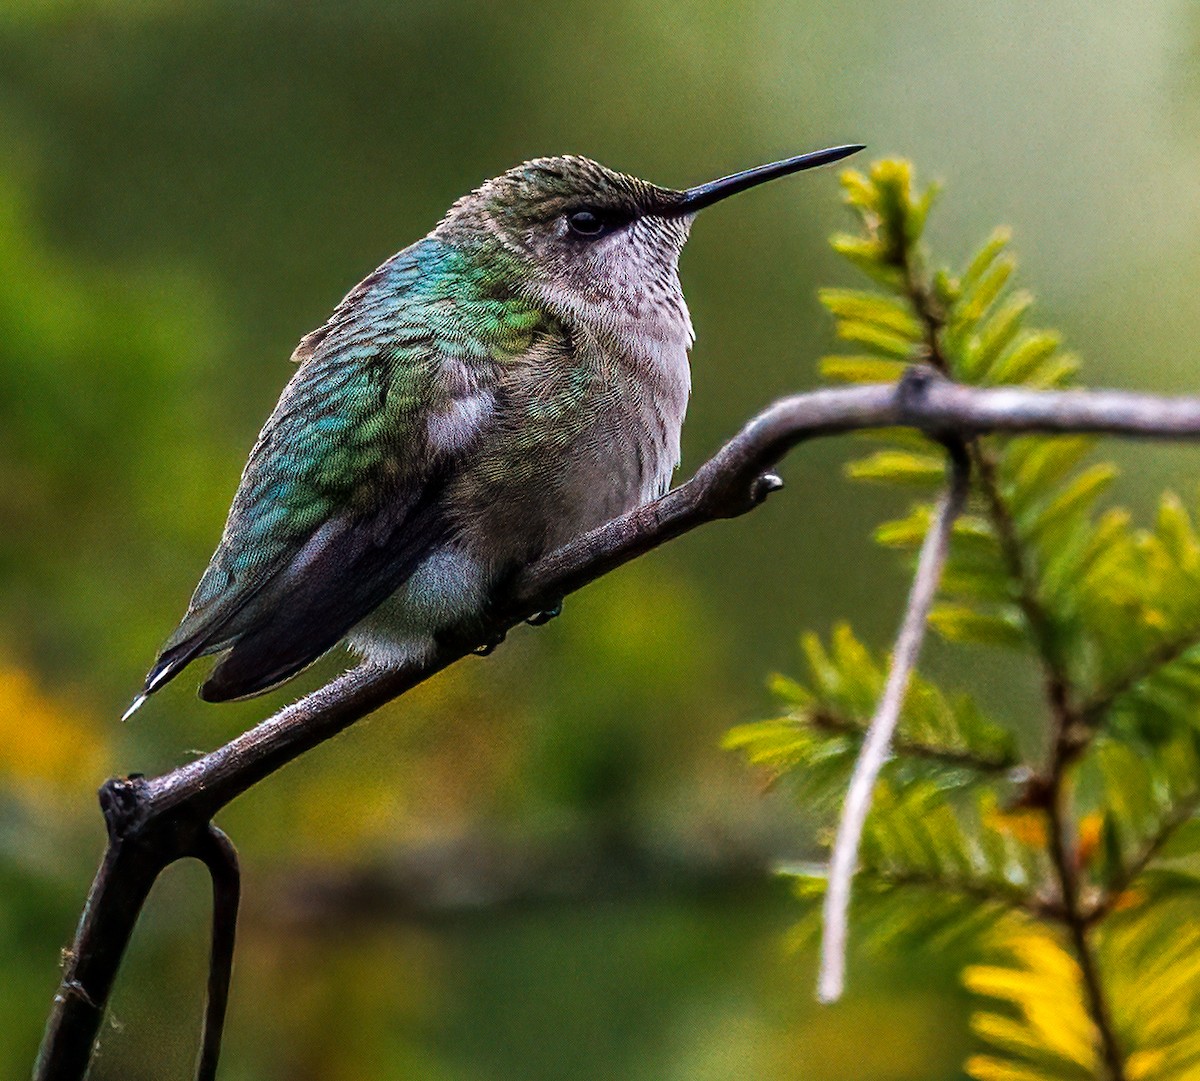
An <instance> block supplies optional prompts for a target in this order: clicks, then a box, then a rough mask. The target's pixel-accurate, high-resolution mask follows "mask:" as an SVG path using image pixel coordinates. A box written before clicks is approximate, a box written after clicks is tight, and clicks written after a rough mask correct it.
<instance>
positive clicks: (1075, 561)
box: [728, 161, 1200, 1081]
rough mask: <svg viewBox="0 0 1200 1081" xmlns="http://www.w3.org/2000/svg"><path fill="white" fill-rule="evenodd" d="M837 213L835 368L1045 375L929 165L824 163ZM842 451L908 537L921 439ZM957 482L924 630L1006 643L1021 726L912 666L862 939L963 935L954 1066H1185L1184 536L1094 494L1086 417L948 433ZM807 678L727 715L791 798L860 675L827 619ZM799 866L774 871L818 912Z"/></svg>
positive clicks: (1194, 790)
mask: <svg viewBox="0 0 1200 1081" xmlns="http://www.w3.org/2000/svg"><path fill="white" fill-rule="evenodd" d="M843 185H844V187H845V192H846V202H847V204H848V205H849V207H850V208H851V210H852V211H853V213H854V215H855V217H856V220H857V225H858V229H857V231H855V232H853V233H846V234H843V235H838V236H835V237H834V238H833V246H834V248H835V249H836V250H837V251H838V252H840V253H841V254H842V255H843V256H845V257H846V258H847V259H848V260H849V261H850V262H851V263H853V264H854V265H855V266H856V267H857V268H858V269H859V270H860V271H862V272H863V273H864V274H865V275H866V276H867V277H868V278H869V279H870V281H871V283H872V286H873V288H870V289H864V290H847V289H829V290H825V291H823V292H822V294H821V301H822V303H823V304H824V306H825V307H826V308H827V309H828V311H829V312H830V313H831V314H832V316H833V317H834V319H835V321H836V326H837V333H838V336H839V338H841V339H842V340H843V341H845V342H847V343H849V345H850V346H851V348H852V349H853V350H854V352H853V353H852V354H849V355H839V356H833V357H827V358H825V359H824V360H823V361H822V362H821V366H822V371H823V374H824V375H825V377H826V378H827V379H829V380H831V381H836V382H842V383H880V382H889V381H895V380H897V379H899V378H900V377H901V374H902V373H903V372H904V371H905V370H906V369H907V368H908V367H909V366H911V365H913V364H919V365H929V366H931V367H933V368H934V369H937V370H938V371H939V372H940V373H941V374H943V375H946V376H948V377H950V378H952V379H955V380H957V381H959V382H962V383H967V384H973V385H978V386H998V385H1019V386H1023V387H1033V388H1061V387H1065V386H1069V385H1072V384H1074V383H1075V381H1076V373H1077V369H1078V361H1077V359H1076V358H1075V357H1074V356H1073V355H1071V354H1070V353H1068V352H1065V351H1064V350H1063V348H1062V344H1061V341H1060V339H1059V336H1058V335H1056V334H1054V333H1053V332H1049V331H1045V330H1039V329H1035V328H1032V327H1030V326H1029V325H1028V322H1027V317H1028V314H1029V309H1030V306H1031V302H1032V298H1031V297H1030V295H1029V294H1028V293H1027V292H1024V291H1020V290H1016V289H1014V288H1013V287H1012V283H1011V279H1012V276H1013V272H1014V268H1015V262H1014V259H1013V257H1012V255H1011V253H1010V251H1009V237H1008V235H1007V233H1006V232H1004V231H997V232H996V233H994V234H993V235H992V236H991V237H990V238H989V239H988V240H987V241H986V242H985V243H984V244H983V245H982V247H980V249H979V250H978V252H977V253H975V255H974V256H973V257H972V258H971V259H970V260H969V262H968V263H967V265H966V267H965V268H964V269H963V270H962V271H961V272H959V273H951V272H950V271H947V270H942V269H933V268H931V265H930V260H929V257H928V254H927V252H926V248H925V245H924V243H923V240H922V237H923V233H924V230H925V223H926V218H927V216H928V214H929V212H930V209H931V207H932V205H933V203H934V199H935V195H936V190H935V189H934V188H933V187H926V188H924V189H920V188H918V187H917V186H916V185H915V183H914V178H913V172H912V168H911V166H910V165H909V164H908V163H907V162H903V161H883V162H878V163H876V164H875V165H874V166H873V167H872V168H871V170H870V172H869V174H865V175H864V174H861V173H857V172H848V173H846V174H845V175H844V177H843ZM873 438H874V439H875V440H876V446H875V448H874V449H873V450H872V451H871V452H870V453H869V454H867V455H866V456H865V457H862V458H860V459H859V460H857V461H855V462H854V463H852V464H851V465H850V466H849V470H848V471H849V475H850V476H851V477H852V478H854V479H855V480H859V481H865V482H872V483H878V484H884V485H888V486H890V487H892V488H894V489H898V490H900V491H902V492H904V493H907V495H908V497H909V499H910V502H909V505H908V507H907V510H906V512H905V513H904V514H903V515H902V516H901V517H899V518H897V519H895V520H891V521H887V522H884V523H883V524H881V525H880V526H879V527H878V529H877V530H876V533H875V539H876V540H877V542H878V543H879V544H880V545H882V546H884V547H885V548H890V549H898V550H900V551H902V552H911V551H914V550H915V549H916V548H917V547H918V546H919V545H920V544H921V542H922V540H923V538H924V536H925V533H926V531H927V529H928V528H929V525H930V522H931V517H932V513H933V501H934V499H935V498H936V495H937V493H938V491H939V490H940V489H941V488H942V487H943V486H944V484H945V477H946V467H945V455H944V453H943V451H942V448H940V447H939V446H938V445H937V444H936V443H933V442H931V441H929V440H928V439H926V438H925V437H924V436H921V435H919V434H917V433H914V432H910V431H899V430H897V431H888V432H885V433H883V434H882V436H880V435H879V434H878V433H877V434H876V435H875V436H874V437H873ZM966 449H967V452H968V454H969V457H970V462H971V495H970V501H969V505H968V507H967V512H966V513H965V514H964V515H962V516H961V517H960V519H959V520H958V521H957V523H956V524H955V527H954V533H953V539H952V544H951V550H950V555H949V559H948V562H947V566H946V571H945V575H944V578H943V581H942V586H941V592H940V595H939V600H938V603H937V605H936V607H935V608H934V610H933V612H932V614H931V616H930V624H931V626H932V628H933V629H934V631H935V632H936V633H937V634H938V635H939V636H940V637H941V638H942V639H944V640H945V641H946V642H947V643H949V644H950V646H951V647H953V648H954V649H960V648H961V649H963V650H979V649H999V650H1006V651H1016V652H1018V653H1019V654H1021V655H1023V656H1024V657H1025V658H1026V659H1027V663H1028V664H1029V665H1030V667H1031V670H1032V671H1033V672H1034V673H1035V678H1036V681H1037V685H1038V687H1039V689H1040V690H1039V694H1040V698H1041V705H1040V708H1039V709H1038V711H1037V715H1036V716H1035V717H1033V718H1031V719H1030V723H1029V724H1028V725H1026V726H1025V727H1024V729H1023V730H1022V731H1020V732H1017V731H1015V730H1014V729H1013V728H1012V727H1011V726H1007V727H1006V725H1005V724H1001V723H999V722H998V721H997V720H995V719H993V718H990V717H989V716H988V715H987V713H986V711H985V709H984V708H983V707H982V706H981V705H980V704H979V702H978V701H977V700H976V699H975V697H973V695H972V694H971V693H969V692H967V693H950V692H949V691H947V690H945V689H943V688H941V687H938V686H936V685H935V684H934V683H932V682H930V681H928V680H925V679H921V678H914V679H913V682H912V684H911V686H910V688H909V691H908V695H907V698H906V701H905V706H904V710H903V714H902V718H901V723H900V728H899V731H898V736H897V739H896V741H895V745H894V755H893V757H892V759H891V761H890V762H889V764H888V765H887V766H886V767H885V770H884V772H883V774H882V776H881V778H880V781H879V782H878V785H877V788H876V793H875V801H874V806H873V810H872V812H871V814H870V817H869V818H868V821H867V824H866V829H865V832H864V836H863V842H862V850H861V854H860V870H859V874H858V879H857V881H856V894H855V897H856V900H855V907H854V914H853V915H854V926H855V929H856V932H857V933H860V934H861V935H863V936H864V937H865V938H867V939H868V940H869V941H872V942H874V943H880V942H888V943H892V944H894V943H895V942H896V941H897V939H907V940H908V943H909V944H910V945H915V946H917V947H918V948H931V947H932V948H936V946H937V945H938V944H939V943H941V942H944V941H945V940H947V939H950V938H953V939H955V940H957V941H959V942H960V944H962V945H964V946H965V948H966V949H967V951H968V953H969V954H970V955H971V956H973V957H975V958H976V961H975V962H974V963H972V964H970V965H969V966H968V967H967V968H966V970H965V971H964V972H963V980H964V982H965V984H966V986H967V987H968V988H969V989H970V990H971V991H972V992H973V993H974V994H975V995H977V996H978V1007H977V1009H976V1010H975V1012H974V1016H973V1018H972V1022H971V1024H972V1028H973V1030H974V1032H975V1034H976V1037H977V1039H978V1051H977V1053H975V1054H974V1055H972V1057H971V1058H970V1059H969V1060H968V1062H967V1063H966V1067H965V1068H966V1072H967V1073H968V1074H969V1075H970V1076H971V1077H973V1078H976V1079H977V1081H1051V1079H1064V1078H1081V1079H1082V1078H1106V1079H1108V1081H1134V1079H1138V1081H1184V1079H1192V1078H1197V1079H1200V892H1198V891H1197V886H1198V885H1200V818H1198V817H1197V811H1198V809H1200V535H1198V534H1197V530H1196V526H1195V524H1194V520H1193V515H1192V513H1191V512H1190V511H1189V508H1188V507H1187V506H1186V505H1185V504H1184V502H1183V501H1181V500H1180V499H1179V498H1178V497H1177V496H1175V495H1173V494H1170V493H1168V494H1165V495H1164V496H1162V498H1161V500H1160V502H1159V504H1158V508H1157V513H1156V514H1155V515H1154V518H1153V521H1151V522H1149V523H1148V524H1145V525H1137V524H1135V523H1134V521H1133V519H1132V516H1131V515H1130V513H1129V512H1128V511H1126V510H1125V509H1122V508H1120V507H1115V506H1110V505H1106V493H1107V492H1108V489H1109V487H1110V485H1111V484H1112V482H1113V480H1114V478H1115V477H1116V468H1115V467H1114V466H1113V465H1112V464H1111V463H1110V462H1107V461H1104V460H1102V459H1100V458H1098V457H1097V447H1096V445H1095V441H1094V440H1092V439H1090V438H1078V437H1070V438H1046V437H1035V436H1017V437H1014V436H1007V437H999V436H988V437H980V438H976V439H973V440H971V441H970V442H969V444H968V446H967V448H966ZM802 646H803V652H804V655H805V658H806V662H807V669H808V674H807V676H806V677H805V678H804V679H802V680H794V679H788V678H784V677H778V678H777V679H776V680H775V684H774V689H775V692H776V694H777V697H778V700H779V702H780V704H781V713H780V716H778V717H777V718H775V719H772V720H767V721H763V722H759V723H756V724H750V725H745V726H742V727H740V728H737V729H734V730H733V731H732V732H731V733H730V734H729V736H728V744H729V746H731V747H733V748H736V749H738V750H739V751H741V752H742V753H744V754H745V756H746V757H747V758H748V759H749V760H750V761H751V762H752V763H754V764H756V765H757V766H759V767H761V768H764V769H766V770H769V771H770V772H771V773H772V774H774V775H777V776H778V777H780V778H781V779H783V780H785V781H786V783H787V784H789V785H790V786H792V787H793V788H794V790H795V792H796V794H797V796H798V798H800V799H801V800H803V801H804V803H805V805H806V806H809V807H813V806H822V805H824V806H826V807H828V808H829V809H831V810H833V809H835V808H836V806H837V803H838V801H839V800H840V798H841V795H842V793H843V791H844V788H845V784H846V781H847V778H848V776H849V773H850V770H851V768H852V766H853V763H854V760H855V757H856V756H857V753H858V749H859V745H860V742H861V737H862V733H863V731H864V729H865V726H866V724H867V723H868V721H869V720H870V718H871V716H872V712H873V710H874V708H875V704H876V701H877V700H878V698H879V694H880V690H881V688H882V685H883V681H884V678H885V675H886V658H885V657H883V656H880V655H878V654H877V653H874V652H873V651H871V650H870V649H868V648H867V647H866V646H864V645H863V644H862V643H861V642H860V641H859V640H858V638H856V636H855V635H854V633H853V631H852V630H851V629H850V628H849V627H848V626H839V627H837V628H836V629H835V630H834V631H833V634H832V636H831V640H830V641H829V642H827V643H826V642H822V641H821V640H820V639H819V638H818V637H817V636H815V635H807V636H805V638H804V639H803V643H802ZM823 889H824V879H823V877H822V876H821V875H819V874H817V873H802V874H797V875H796V890H797V895H798V896H799V897H800V899H801V900H802V901H803V902H804V903H805V904H806V905H807V906H808V907H809V908H810V909H811V910H813V911H816V910H819V907H820V897H821V895H822V893H823Z"/></svg>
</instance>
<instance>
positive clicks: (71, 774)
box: [0, 660, 107, 792]
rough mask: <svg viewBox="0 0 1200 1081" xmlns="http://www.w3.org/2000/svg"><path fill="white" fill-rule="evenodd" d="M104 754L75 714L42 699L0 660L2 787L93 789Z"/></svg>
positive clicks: (28, 679)
mask: <svg viewBox="0 0 1200 1081" xmlns="http://www.w3.org/2000/svg"><path fill="white" fill-rule="evenodd" d="M106 751H107V745H106V744H105V742H104V741H103V740H101V739H100V738H99V737H98V734H97V729H96V728H95V726H93V725H91V724H88V723H87V720H86V718H85V717H84V716H83V715H82V713H81V711H80V710H78V709H77V708H76V707H74V706H72V705H71V704H69V703H68V702H66V701H64V700H61V699H56V698H54V697H52V696H51V695H49V694H47V693H46V691H45V690H44V689H43V688H42V687H41V686H40V685H39V684H38V683H37V681H36V680H35V679H34V677H33V676H31V675H30V674H29V673H28V672H26V671H25V670H24V669H23V668H21V667H19V666H17V665H16V664H14V663H12V662H11V661H5V660H0V780H2V781H3V783H4V785H5V787H6V788H13V787H15V788H20V789H24V790H29V791H34V790H36V789H40V788H43V787H45V786H50V787H51V789H53V790H54V791H55V792H58V791H61V790H62V789H69V788H76V787H79V786H80V785H87V786H94V785H95V784H96V783H97V777H99V776H100V774H101V772H102V765H103V760H104V758H105V754H106Z"/></svg>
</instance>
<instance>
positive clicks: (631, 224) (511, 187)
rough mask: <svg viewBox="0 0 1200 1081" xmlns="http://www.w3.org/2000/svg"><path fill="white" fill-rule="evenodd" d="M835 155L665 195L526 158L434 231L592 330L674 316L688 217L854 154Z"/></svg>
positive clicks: (557, 162) (579, 164) (588, 167)
mask: <svg viewBox="0 0 1200 1081" xmlns="http://www.w3.org/2000/svg"><path fill="white" fill-rule="evenodd" d="M861 149H862V147H860V146H843V147H835V148H831V149H829V150H821V151H818V152H816V153H813V154H804V155H801V156H799V157H794V158H788V159H786V160H784V161H778V162H773V163H771V164H769V165H762V166H759V167H757V168H755V169H747V170H745V171H743V172H739V173H734V174H732V175H730V176H726V177H722V178H721V179H720V180H714V181H711V182H710V183H707V184H701V185H699V186H698V187H694V188H687V189H684V190H675V189H672V188H663V187H659V186H658V185H656V184H651V183H649V182H648V181H645V180H639V179H638V178H637V177H633V176H628V175H626V174H624V173H618V172H616V171H614V170H612V169H609V168H606V167H605V166H603V165H600V164H599V163H598V162H595V161H592V160H590V159H588V158H584V157H578V156H575V155H564V156H560V157H549V158H536V159H534V160H533V161H528V162H525V163H524V164H522V165H518V166H516V167H515V168H513V169H510V170H509V171H508V172H506V173H502V174H501V175H500V176H498V177H495V178H494V179H492V180H489V181H487V182H486V183H484V184H483V185H481V186H480V187H479V188H478V189H476V190H475V191H473V192H472V193H471V194H470V195H467V196H465V197H464V198H462V199H460V200H459V201H458V202H457V203H455V204H454V206H453V207H451V208H450V211H449V212H448V213H447V215H446V217H445V218H444V219H443V221H442V223H441V224H440V225H439V227H438V231H439V232H440V233H442V234H443V235H445V236H446V237H447V239H450V240H452V241H454V242H456V243H458V244H461V245H464V246H466V247H478V248H480V249H485V250H486V249H490V250H492V251H493V252H494V253H495V255H496V256H497V257H498V258H499V260H500V261H501V263H502V264H503V265H505V266H507V267H511V268H512V269H511V271H510V272H511V273H515V276H516V277H517V278H518V279H519V280H520V281H521V283H522V285H523V287H524V288H525V289H526V290H527V291H528V292H529V293H531V294H532V295H533V296H535V297H537V298H538V299H539V300H540V301H542V302H543V303H544V304H546V306H547V307H548V308H549V309H550V310H552V311H555V312H557V313H558V314H560V315H562V316H564V317H566V318H568V319H572V318H574V319H585V320H587V321H588V322H590V323H592V324H593V325H594V324H597V323H599V324H600V326H601V328H603V327H604V326H608V327H610V328H615V327H616V326H618V325H620V326H624V325H626V324H627V323H628V321H629V320H630V319H632V320H634V321H641V322H643V323H644V322H646V321H647V320H648V319H650V318H652V317H653V316H654V315H655V314H656V313H657V314H660V315H661V314H662V313H663V312H664V311H665V312H668V313H671V312H673V313H674V314H676V315H679V316H681V317H682V320H683V322H684V323H685V324H687V330H688V333H689V334H690V323H688V322H687V310H686V307H684V304H683V295H682V291H681V290H680V286H679V275H678V266H679V253H680V252H681V251H682V249H683V245H684V244H685V242H686V241H687V238H688V233H689V231H690V229H691V225H692V221H693V220H694V218H695V215H696V213H697V212H698V211H700V210H702V209H703V208H704V207H707V206H711V205H712V204H713V203H715V202H718V201H719V200H721V199H724V198H726V197H728V196H730V195H734V194H736V193H737V192H739V191H744V190H746V189H747V188H750V187H754V186H755V185H758V184H761V183H764V182H765V181H768V180H772V179H774V178H775V177H779V176H785V175H787V174H788V173H793V172H798V171H800V170H802V169H810V168H812V167H814V166H817V165H824V164H827V163H829V162H833V161H837V160H839V159H840V158H843V157H846V156H848V155H849V154H853V153H855V152H856V151H858V150H861Z"/></svg>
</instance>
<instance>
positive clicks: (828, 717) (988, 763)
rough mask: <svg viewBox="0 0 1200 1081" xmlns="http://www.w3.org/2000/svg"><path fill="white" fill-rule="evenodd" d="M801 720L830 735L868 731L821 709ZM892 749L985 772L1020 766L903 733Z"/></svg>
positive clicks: (858, 734)
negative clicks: (922, 740) (920, 739)
mask: <svg viewBox="0 0 1200 1081" xmlns="http://www.w3.org/2000/svg"><path fill="white" fill-rule="evenodd" d="M803 723H807V724H809V725H811V726H812V727H813V728H815V729H816V730H817V731H818V732H826V733H829V734H830V735H844V736H855V737H859V738H861V737H862V736H864V735H866V732H867V729H866V727H865V726H864V725H862V724H859V723H858V722H857V721H852V720H850V719H849V718H847V717H842V716H839V715H838V714H835V713H831V712H829V711H828V710H823V709H822V710H818V711H817V712H815V713H813V714H812V715H811V716H809V717H806V718H805V721H804V722H803ZM892 750H893V751H894V752H895V754H896V755H898V756H899V757H901V758H922V759H925V760H926V761H928V762H937V763H939V764H940V765H943V766H951V767H955V768H959V769H969V770H974V771H975V772H976V773H981V774H985V775H987V774H996V773H1007V772H1008V771H1009V770H1013V769H1016V768H1017V767H1018V766H1019V765H1020V763H1019V762H1018V761H1017V759H1016V757H1015V756H1013V755H1002V754H996V755H986V754H982V753H980V752H977V751H972V750H967V749H962V748H958V747H939V746H935V745H934V744H931V743H922V742H921V741H919V740H914V739H905V738H904V737H903V736H898V737H896V738H895V739H894V740H892Z"/></svg>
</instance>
